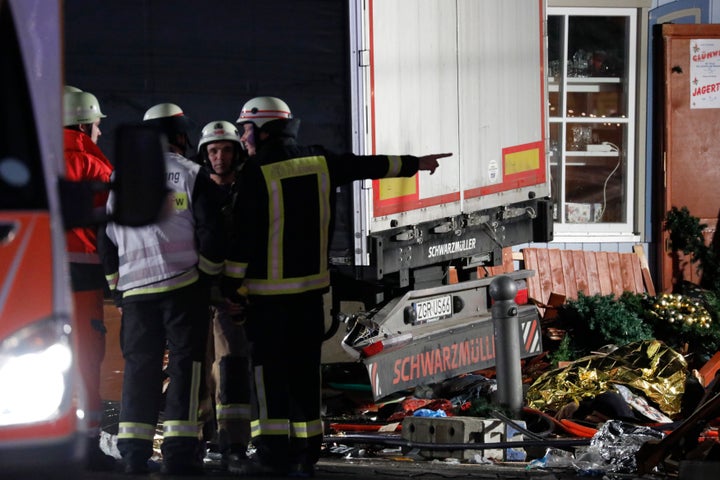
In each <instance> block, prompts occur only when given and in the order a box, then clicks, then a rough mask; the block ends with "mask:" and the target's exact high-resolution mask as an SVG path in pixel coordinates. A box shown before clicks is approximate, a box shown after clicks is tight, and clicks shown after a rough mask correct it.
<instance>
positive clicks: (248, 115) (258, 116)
mask: <svg viewBox="0 0 720 480" xmlns="http://www.w3.org/2000/svg"><path fill="white" fill-rule="evenodd" d="M290 118H292V112H291V111H290V107H288V104H287V103H285V102H283V101H282V100H280V99H279V98H276V97H255V98H253V99H252V100H248V101H247V102H246V103H245V105H243V107H242V110H240V116H239V117H238V119H237V121H236V122H235V123H238V124H243V123H248V122H250V123H254V124H255V126H256V127H258V128H260V127H262V126H263V125H265V124H266V123H267V122H270V121H272V120H283V119H290Z"/></svg>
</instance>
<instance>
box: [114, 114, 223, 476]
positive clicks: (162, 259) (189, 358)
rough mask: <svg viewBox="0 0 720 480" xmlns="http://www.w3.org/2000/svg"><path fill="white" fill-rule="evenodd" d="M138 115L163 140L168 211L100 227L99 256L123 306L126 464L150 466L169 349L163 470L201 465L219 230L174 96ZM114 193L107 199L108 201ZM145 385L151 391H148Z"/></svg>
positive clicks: (215, 204) (122, 443)
mask: <svg viewBox="0 0 720 480" xmlns="http://www.w3.org/2000/svg"><path fill="white" fill-rule="evenodd" d="M144 122H145V123H147V124H149V125H155V126H157V127H158V128H159V129H160V130H161V131H162V133H164V134H165V136H166V137H167V139H168V143H169V148H170V151H169V152H167V153H166V154H165V167H166V170H167V182H166V186H167V189H168V191H169V192H170V194H171V197H172V211H170V212H169V213H168V215H167V216H166V217H165V218H163V219H162V220H161V221H160V222H158V223H156V224H153V225H149V226H145V227H137V228H134V227H123V226H119V225H116V224H113V223H110V224H108V226H107V228H106V236H105V237H104V238H105V239H106V241H105V242H103V246H104V248H103V254H102V257H103V264H104V266H105V273H106V278H107V280H108V283H109V285H110V288H111V290H112V291H113V292H115V298H116V303H117V304H118V306H120V307H122V329H121V347H122V352H123V357H124V358H125V371H124V374H123V389H122V397H121V405H120V423H119V431H118V445H117V446H118V450H119V451H120V453H121V454H122V457H123V461H124V463H125V470H126V472H127V473H143V472H146V471H147V469H148V463H147V462H148V460H149V459H150V457H151V455H152V452H153V451H152V442H153V438H154V436H155V428H156V425H157V422H158V415H159V411H160V407H161V392H162V382H163V371H162V369H163V357H164V353H165V348H166V345H167V349H168V365H167V370H166V372H167V374H168V375H169V377H170V383H169V385H168V388H167V392H166V399H165V408H164V419H163V443H162V454H163V465H162V468H163V471H164V472H166V473H168V474H178V473H184V474H187V473H192V472H201V471H202V456H203V454H204V451H203V450H202V449H201V443H200V441H199V439H198V438H199V436H198V435H199V426H198V425H199V424H198V401H199V398H200V395H201V392H200V388H201V386H202V385H204V381H203V368H202V364H203V361H204V358H205V347H206V343H207V332H208V308H209V280H210V279H211V278H212V277H214V276H217V275H218V274H219V273H220V272H221V271H222V267H223V257H224V240H223V239H224V234H223V233H222V217H221V215H220V198H221V197H220V193H219V190H218V187H217V185H215V183H214V182H213V181H212V180H211V179H210V177H209V175H208V173H207V172H206V171H205V170H203V169H201V168H200V166H199V165H198V164H196V163H194V162H192V161H190V160H188V159H187V158H185V157H184V156H183V154H184V153H185V151H186V148H187V147H188V145H189V141H188V137H187V126H188V119H187V117H185V116H184V115H183V112H182V110H181V109H180V108H179V107H178V106H177V105H174V104H159V105H156V106H154V107H152V108H150V109H149V110H148V112H147V113H146V114H145V118H144ZM112 202H113V196H112V195H111V196H110V198H109V199H108V208H109V209H112V204H113V203H112ZM152 392H156V394H155V395H153V394H152Z"/></svg>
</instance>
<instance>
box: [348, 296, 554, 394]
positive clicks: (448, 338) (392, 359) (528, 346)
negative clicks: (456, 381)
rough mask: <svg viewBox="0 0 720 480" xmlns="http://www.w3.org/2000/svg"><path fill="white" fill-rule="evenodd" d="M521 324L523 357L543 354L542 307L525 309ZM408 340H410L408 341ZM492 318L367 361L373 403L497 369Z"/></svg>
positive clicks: (441, 332) (521, 312) (520, 315)
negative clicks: (457, 377)
mask: <svg viewBox="0 0 720 480" xmlns="http://www.w3.org/2000/svg"><path fill="white" fill-rule="evenodd" d="M515 319H516V320H517V322H519V324H520V329H519V330H520V335H519V337H518V342H520V345H521V348H520V356H521V358H528V357H533V356H535V355H538V354H539V353H541V352H542V335H541V330H540V320H539V317H538V313H537V308H536V307H535V306H533V305H525V306H520V307H519V309H518V315H517V317H515ZM408 340H409V339H408ZM500 348H502V346H501V345H496V343H495V332H494V326H493V320H492V317H491V316H489V315H488V316H485V317H481V318H478V319H477V321H474V322H471V323H467V324H465V325H461V326H454V327H451V328H449V329H447V330H438V331H436V332H434V333H432V334H429V335H427V336H425V337H422V338H413V339H412V340H410V341H409V342H407V343H405V344H403V345H398V346H394V347H392V346H391V347H390V348H389V349H386V350H383V351H381V352H380V353H377V354H375V355H372V356H370V357H367V358H364V359H362V360H361V361H362V363H363V364H364V365H365V367H366V369H367V372H368V376H369V379H370V385H371V387H372V393H373V398H374V400H376V401H377V400H380V399H382V398H384V397H387V396H388V395H390V394H393V393H396V392H399V391H402V390H406V389H410V388H413V387H417V386H418V385H426V384H433V383H438V382H441V381H443V380H447V379H449V378H453V377H456V376H458V375H462V374H465V373H470V372H474V371H476V370H482V369H485V368H489V367H493V366H494V365H495V357H496V351H497V349H500Z"/></svg>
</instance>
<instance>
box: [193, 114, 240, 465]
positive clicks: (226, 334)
mask: <svg viewBox="0 0 720 480" xmlns="http://www.w3.org/2000/svg"><path fill="white" fill-rule="evenodd" d="M198 155H199V158H200V161H201V163H202V164H203V165H204V166H205V168H207V169H208V171H209V172H210V177H211V178H212V179H213V180H214V181H215V183H217V184H218V185H219V186H220V188H221V189H222V191H223V192H224V201H223V207H222V212H223V220H224V222H225V230H226V232H230V231H231V220H232V218H231V213H232V204H233V200H234V199H235V198H236V194H237V185H238V183H237V181H236V180H237V178H238V175H239V174H240V171H241V169H242V167H243V164H244V161H245V152H244V151H243V148H242V144H241V143H240V134H239V132H238V128H237V126H235V125H233V124H232V123H230V122H228V121H224V120H217V121H214V122H210V123H208V124H207V125H205V127H203V129H202V133H201V136H200V140H199V141H198ZM213 291H217V290H213ZM212 301H213V306H212V321H211V327H210V329H211V330H210V335H211V340H210V342H209V346H208V349H209V352H210V355H209V357H210V358H211V359H212V360H211V363H212V370H211V375H210V377H211V381H210V386H211V389H212V390H213V393H214V396H215V420H216V422H217V431H216V438H217V444H218V447H219V451H220V453H221V454H222V464H223V466H225V467H226V468H227V469H228V470H230V471H234V470H236V469H237V468H238V465H240V464H242V463H244V462H245V460H246V458H247V453H246V452H247V447H248V443H249V442H250V363H249V358H248V357H249V346H248V342H247V337H246V335H245V329H244V328H243V326H242V322H243V321H244V319H245V316H244V315H243V307H242V305H237V304H233V303H228V302H226V301H225V299H224V298H223V297H222V296H221V295H220V294H219V291H217V295H213V296H212Z"/></svg>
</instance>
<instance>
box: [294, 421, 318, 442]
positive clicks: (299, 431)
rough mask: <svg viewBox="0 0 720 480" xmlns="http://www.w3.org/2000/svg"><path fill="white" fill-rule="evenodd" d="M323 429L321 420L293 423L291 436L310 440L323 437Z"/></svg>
mask: <svg viewBox="0 0 720 480" xmlns="http://www.w3.org/2000/svg"><path fill="white" fill-rule="evenodd" d="M322 433H323V427H322V422H321V421H320V420H311V421H309V422H293V423H291V424H290V436H291V437H296V438H310V437H317V436H318V435H322Z"/></svg>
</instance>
